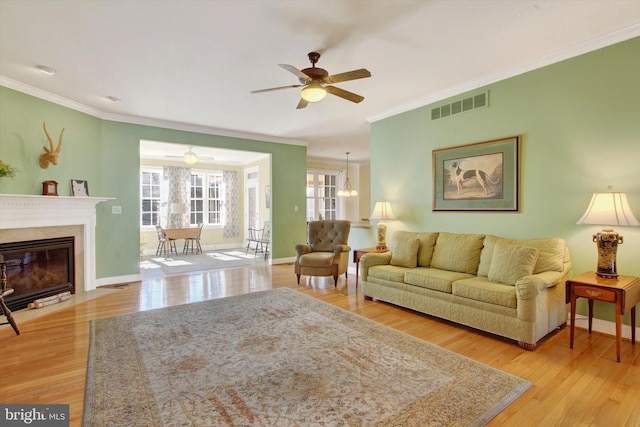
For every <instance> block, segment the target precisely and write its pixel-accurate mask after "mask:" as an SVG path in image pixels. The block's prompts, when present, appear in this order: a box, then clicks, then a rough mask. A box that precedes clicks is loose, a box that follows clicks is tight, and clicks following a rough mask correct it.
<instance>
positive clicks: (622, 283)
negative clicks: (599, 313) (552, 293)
mask: <svg viewBox="0 0 640 427" xmlns="http://www.w3.org/2000/svg"><path fill="white" fill-rule="evenodd" d="M578 298H587V299H588V300H589V333H591V325H592V322H593V301H604V302H612V303H615V305H616V356H617V360H618V362H619V361H620V342H621V339H622V337H621V335H622V315H623V314H625V313H626V312H627V311H629V310H631V344H632V345H635V344H636V304H638V302H639V301H640V277H635V276H618V278H617V279H605V278H603V277H599V276H597V275H596V273H595V272H593V271H590V272H588V273H584V274H581V275H580V276H577V277H573V278H571V279H569V280H567V287H566V302H567V303H571V332H570V334H571V338H570V341H569V347H570V348H573V337H574V331H575V323H576V300H577V299H578Z"/></svg>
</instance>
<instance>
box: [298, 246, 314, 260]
mask: <svg viewBox="0 0 640 427" xmlns="http://www.w3.org/2000/svg"><path fill="white" fill-rule="evenodd" d="M308 253H311V245H304V244H297V245H296V255H297V256H298V258H299V257H301V256H302V255H304V254H308Z"/></svg>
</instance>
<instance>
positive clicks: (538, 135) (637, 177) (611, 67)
mask: <svg viewBox="0 0 640 427" xmlns="http://www.w3.org/2000/svg"><path fill="white" fill-rule="evenodd" d="M638 52H640V38H635V39H632V40H629V41H626V42H623V43H619V44H617V45H613V46H610V47H607V48H605V49H601V50H598V51H594V52H591V53H589V54H585V55H582V56H579V57H576V58H573V59H570V60H566V61H563V62H560V63H557V64H554V65H551V66H547V67H544V68H542V69H539V70H536V71H532V72H529V73H526V74H523V75H520V76H517V77H513V78H510V79H507V80H504V81H501V82H498V83H495V84H491V85H489V86H487V87H484V88H479V89H477V90H474V91H472V92H470V93H469V94H474V93H477V92H480V91H483V90H489V92H490V106H489V107H488V108H484V109H478V110H474V111H470V112H466V113H462V114H458V115H455V116H450V117H447V118H442V119H439V120H434V121H432V120H431V114H430V111H431V108H433V107H435V106H438V105H441V104H444V103H447V102H451V101H452V100H458V99H461V98H463V97H465V95H469V94H463V95H460V96H456V97H454V98H452V99H450V100H446V101H442V102H438V103H436V104H433V105H429V106H426V107H422V108H418V109H415V110H412V111H409V112H406V113H402V114H399V115H396V116H393V117H390V118H387V119H384V120H380V121H378V122H375V123H373V124H372V130H371V200H372V203H373V201H374V200H378V199H380V198H385V199H387V200H389V201H391V202H392V204H393V209H394V212H395V214H396V216H397V217H398V218H399V219H398V220H397V221H388V225H389V235H391V234H392V233H393V231H394V230H428V231H438V230H441V231H451V232H464V233H490V234H495V235H499V236H505V237H514V238H525V237H546V236H558V237H563V238H565V239H566V240H567V242H568V245H569V249H570V251H571V258H572V262H573V274H574V275H578V274H580V273H582V272H584V271H588V270H595V268H596V254H597V250H596V245H595V243H593V242H592V240H591V238H592V235H593V234H594V233H595V232H597V231H598V229H599V228H600V227H598V226H588V225H576V221H577V220H578V219H579V218H580V217H581V216H582V214H583V213H584V211H585V209H586V207H587V204H588V202H589V200H590V199H591V195H592V193H594V192H597V191H606V189H607V186H608V185H611V186H613V189H614V191H621V192H626V193H627V195H628V196H629V198H630V203H631V208H632V210H633V211H634V212H635V214H636V217H640V77H639V76H640V55H638ZM512 135H521V136H522V162H521V211H520V212H519V213H492V212H477V213H472V212H433V211H432V199H433V188H432V173H433V171H432V150H434V149H438V148H446V147H451V146H456V145H464V144H470V143H474V142H481V141H487V140H494V139H498V138H502V137H508V136H512ZM617 231H618V232H619V233H620V234H622V235H623V237H624V243H623V244H622V245H621V246H620V247H619V248H618V263H619V265H618V273H620V274H629V275H636V276H640V262H639V261H640V227H619V228H618V229H617ZM581 311H582V312H583V313H585V311H584V305H583V306H582V307H581ZM594 315H595V316H596V317H599V318H601V319H605V320H614V317H613V309H612V305H611V304H596V309H595V314H594ZM625 317H626V318H627V321H628V315H627V316H625Z"/></svg>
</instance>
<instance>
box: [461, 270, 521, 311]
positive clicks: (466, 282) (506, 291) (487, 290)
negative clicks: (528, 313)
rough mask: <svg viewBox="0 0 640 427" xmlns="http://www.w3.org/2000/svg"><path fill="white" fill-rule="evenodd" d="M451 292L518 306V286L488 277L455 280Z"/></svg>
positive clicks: (475, 298)
mask: <svg viewBox="0 0 640 427" xmlns="http://www.w3.org/2000/svg"><path fill="white" fill-rule="evenodd" d="M451 293H452V294H453V295H456V296H459V297H462V298H468V299H471V300H475V301H481V302H486V303H488V304H495V305H501V306H503V307H509V308H517V299H516V287H515V286H509V285H503V284H501V283H493V282H491V281H489V279H487V278H486V277H472V278H470V279H463V280H457V281H455V282H453V285H452V287H451Z"/></svg>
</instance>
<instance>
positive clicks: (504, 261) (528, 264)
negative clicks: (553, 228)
mask: <svg viewBox="0 0 640 427" xmlns="http://www.w3.org/2000/svg"><path fill="white" fill-rule="evenodd" d="M537 260H538V250H537V249H536V248H532V247H531V246H520V245H510V244H507V243H502V242H500V243H498V244H496V245H495V247H494V248H493V256H492V257H491V266H490V267H489V274H488V279H489V280H490V281H491V282H497V283H502V284H505V285H511V286H515V284H516V282H517V281H518V279H520V278H521V277H524V276H528V275H530V274H531V273H533V269H534V268H535V266H536V261H537Z"/></svg>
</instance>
